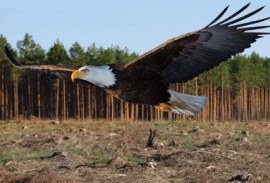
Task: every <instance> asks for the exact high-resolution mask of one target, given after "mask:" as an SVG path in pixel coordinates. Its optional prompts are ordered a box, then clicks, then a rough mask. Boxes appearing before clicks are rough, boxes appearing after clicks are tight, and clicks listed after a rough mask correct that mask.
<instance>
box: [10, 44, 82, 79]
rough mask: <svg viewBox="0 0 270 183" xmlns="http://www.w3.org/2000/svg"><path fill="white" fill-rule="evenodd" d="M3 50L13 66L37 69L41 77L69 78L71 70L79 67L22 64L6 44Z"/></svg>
mask: <svg viewBox="0 0 270 183" xmlns="http://www.w3.org/2000/svg"><path fill="white" fill-rule="evenodd" d="M5 52H6V55H7V57H8V59H9V61H10V63H11V64H12V65H13V66H15V67H17V68H21V69H27V70H32V71H37V72H39V73H40V77H41V78H49V79H62V80H71V77H70V76H71V74H72V72H73V71H75V70H77V69H78V68H79V67H72V66H62V65H22V64H20V63H19V62H18V61H17V60H16V59H15V58H14V57H13V56H12V55H11V53H10V51H9V49H8V47H7V46H5Z"/></svg>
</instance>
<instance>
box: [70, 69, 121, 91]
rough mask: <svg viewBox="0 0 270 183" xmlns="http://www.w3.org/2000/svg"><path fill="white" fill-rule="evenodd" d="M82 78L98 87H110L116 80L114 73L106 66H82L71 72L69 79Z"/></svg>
mask: <svg viewBox="0 0 270 183" xmlns="http://www.w3.org/2000/svg"><path fill="white" fill-rule="evenodd" d="M75 79H82V80H85V81H88V82H90V83H93V84H94V85H97V86H99V87H102V88H104V87H110V86H113V85H114V84H115V82H116V78H115V74H114V73H113V72H112V69H111V68H110V67H109V66H107V65H104V66H84V67H81V68H80V69H78V70H76V71H74V72H73V73H72V74H71V80H72V81H74V80H75Z"/></svg>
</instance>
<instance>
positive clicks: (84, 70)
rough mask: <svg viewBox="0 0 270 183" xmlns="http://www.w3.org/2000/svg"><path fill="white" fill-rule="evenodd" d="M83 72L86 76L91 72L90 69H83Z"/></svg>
mask: <svg viewBox="0 0 270 183" xmlns="http://www.w3.org/2000/svg"><path fill="white" fill-rule="evenodd" d="M81 72H82V73H84V74H86V73H88V72H89V70H88V69H83V70H82V71H81Z"/></svg>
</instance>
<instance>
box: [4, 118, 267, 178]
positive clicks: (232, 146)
mask: <svg viewBox="0 0 270 183" xmlns="http://www.w3.org/2000/svg"><path fill="white" fill-rule="evenodd" d="M23 125H24V127H23V128H22V124H21V123H19V122H14V121H11V122H5V121H2V122H0V155H1V157H0V182H267V181H268V180H270V174H269V172H270V167H269V164H270V140H269V139H270V125H269V124H268V123H259V122H258V123H257V122H256V123H255V122H254V123H215V124H211V123H197V122H170V123H169V122H160V123H156V124H151V123H148V122H144V123H143V122H136V123H135V122H134V123H120V122H102V121H99V122H84V123H82V122H76V121H74V122H72V121H69V122H66V123H60V124H54V123H52V122H51V121H43V122H39V123H35V122H33V121H32V122H30V121H29V122H25V123H24V124H23ZM150 128H152V129H156V130H157V135H156V137H155V139H154V146H153V147H146V144H147V141H148V137H149V129H150Z"/></svg>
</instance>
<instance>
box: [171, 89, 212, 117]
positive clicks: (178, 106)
mask: <svg viewBox="0 0 270 183" xmlns="http://www.w3.org/2000/svg"><path fill="white" fill-rule="evenodd" d="M168 92H169V93H170V95H171V97H170V101H169V102H168V103H169V104H171V107H172V112H174V113H177V114H183V115H188V116H194V115H195V114H198V113H199V112H200V111H201V109H202V108H205V107H206V106H205V103H206V102H207V100H208V98H207V97H204V96H194V95H187V94H182V93H177V92H175V91H172V90H168Z"/></svg>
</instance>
